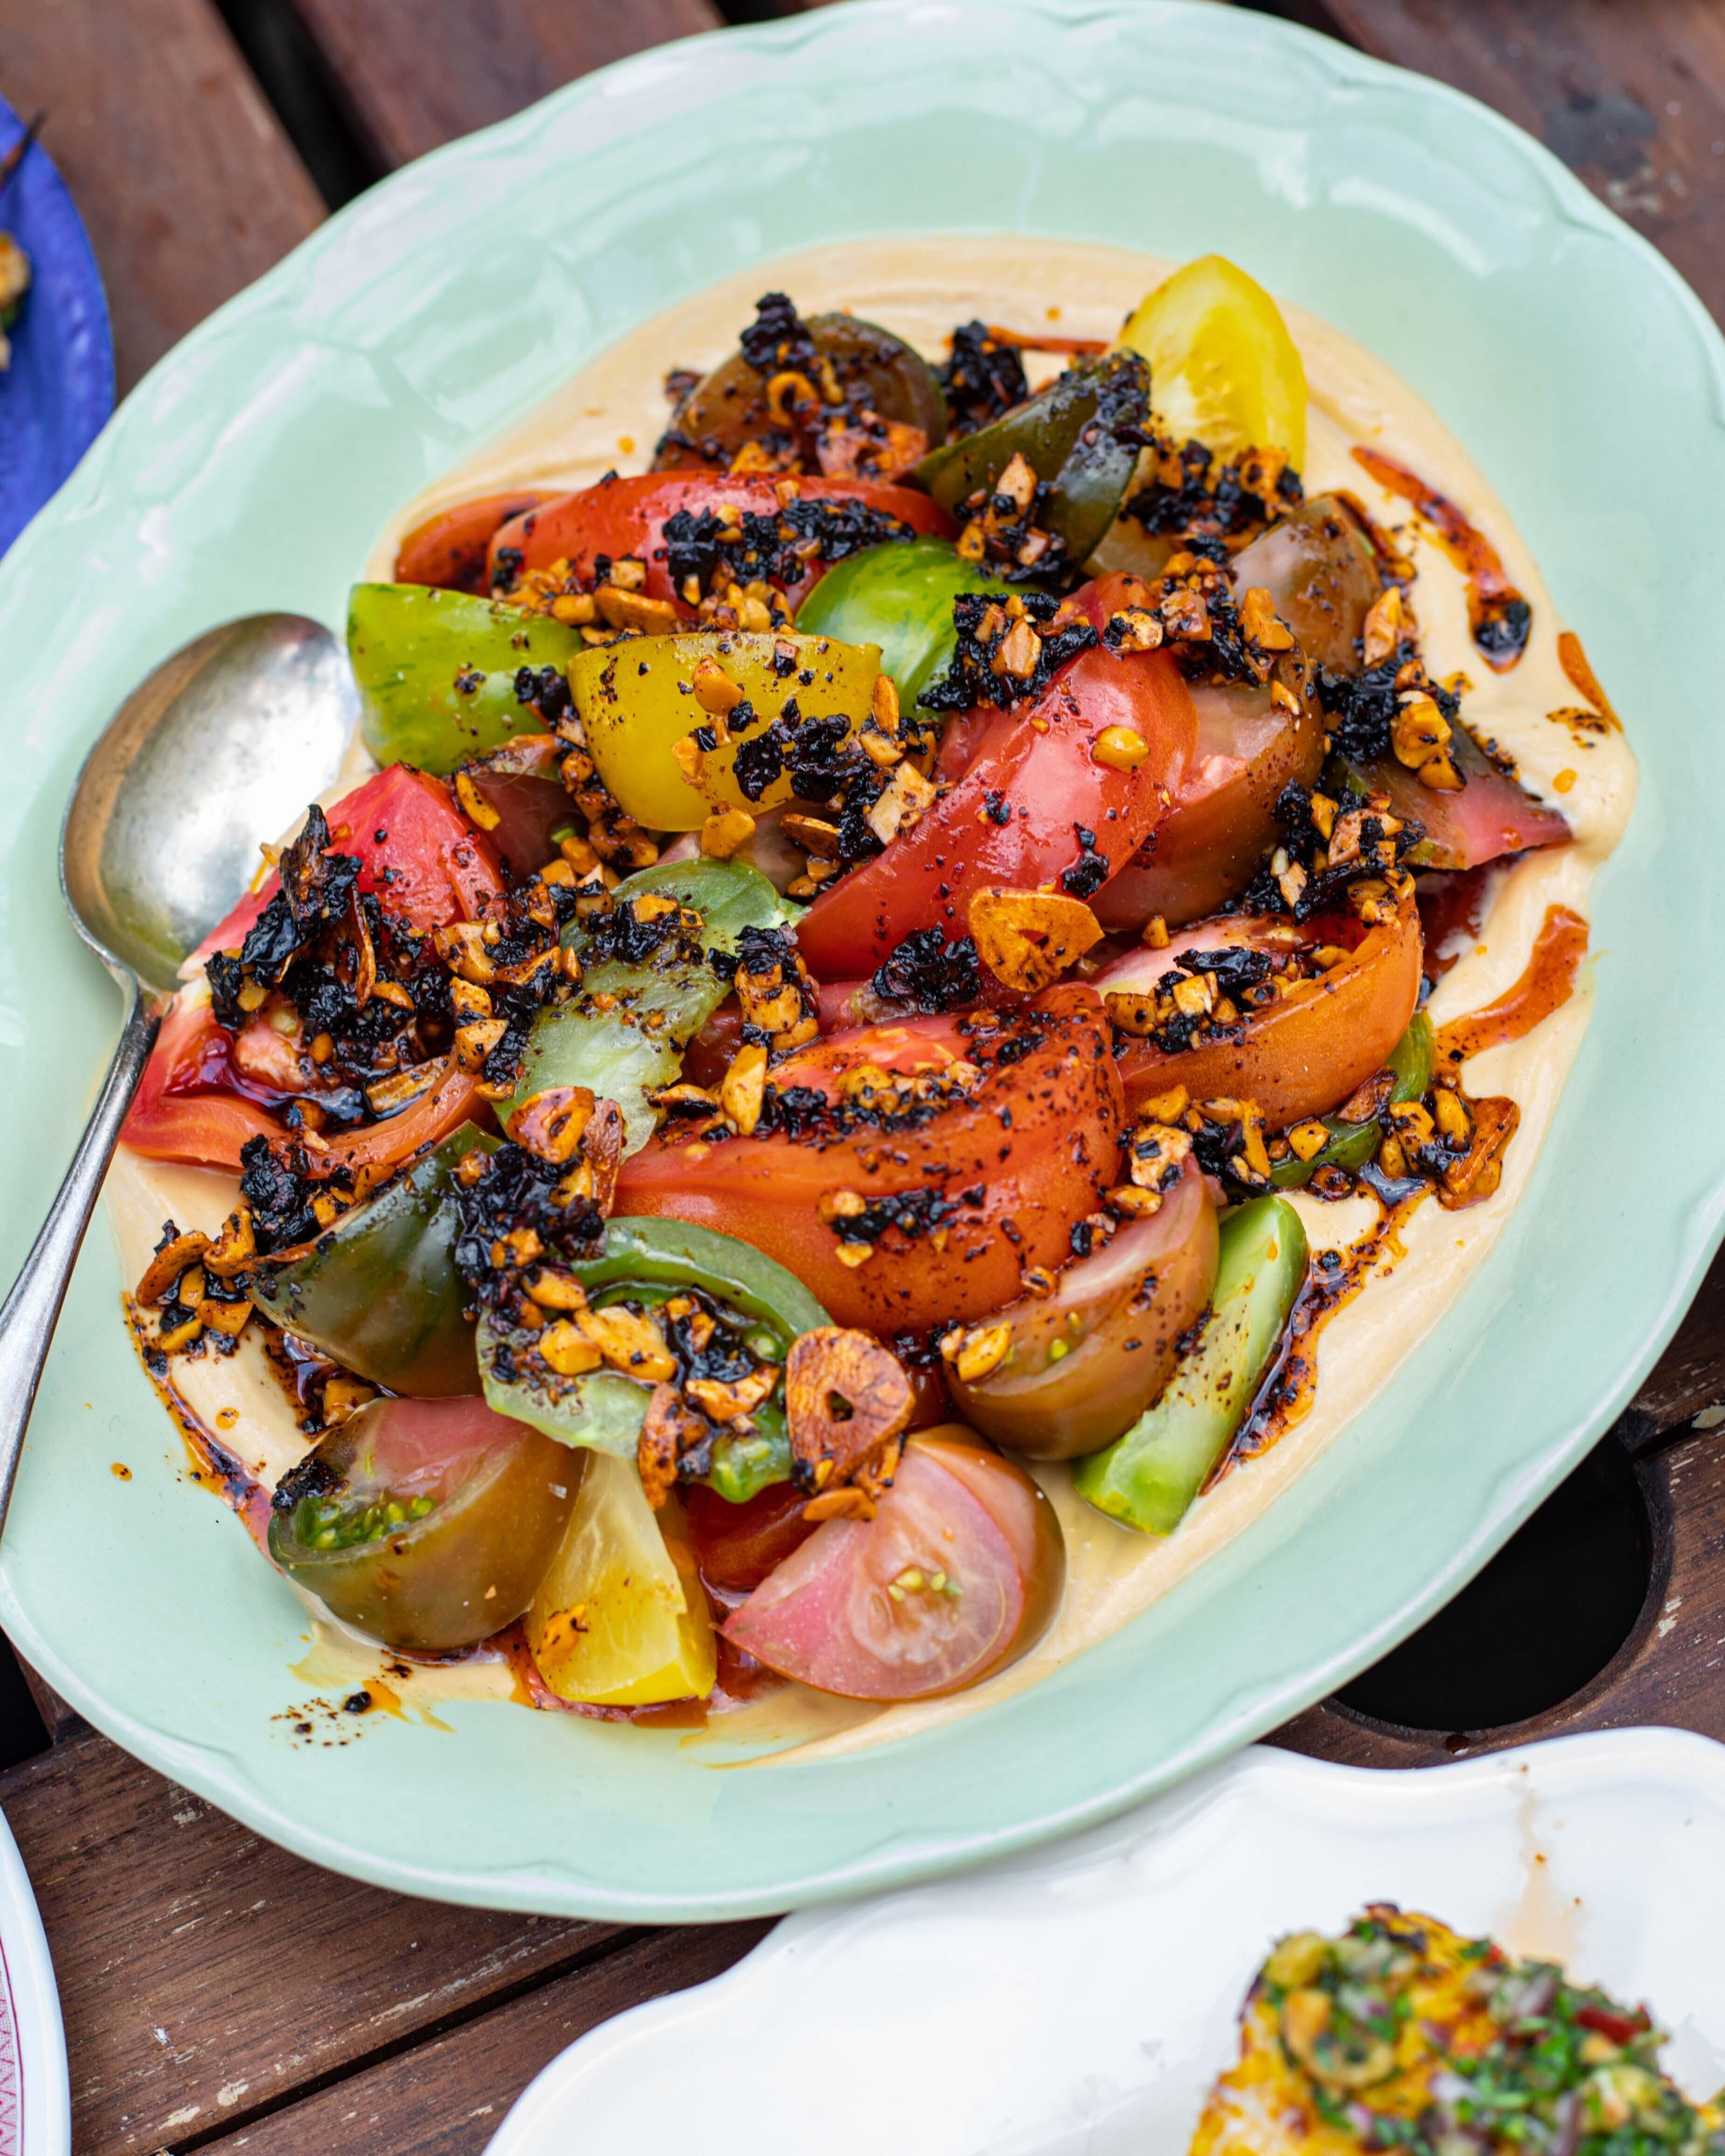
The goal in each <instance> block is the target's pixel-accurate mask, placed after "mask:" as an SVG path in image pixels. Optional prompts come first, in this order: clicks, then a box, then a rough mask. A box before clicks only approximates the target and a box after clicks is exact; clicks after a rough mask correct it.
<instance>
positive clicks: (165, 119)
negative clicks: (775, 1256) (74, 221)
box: [0, 0, 323, 393]
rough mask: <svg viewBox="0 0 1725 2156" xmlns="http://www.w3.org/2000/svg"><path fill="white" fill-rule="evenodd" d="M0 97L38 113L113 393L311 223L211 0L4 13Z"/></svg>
mask: <svg viewBox="0 0 1725 2156" xmlns="http://www.w3.org/2000/svg"><path fill="white" fill-rule="evenodd" d="M0 88H3V89H4V90H5V93H6V95H7V96H8V99H9V100H11V102H12V104H13V105H14V106H15V107H16V108H17V109H18V110H20V111H23V112H26V113H28V112H33V111H35V110H37V109H38V108H39V107H44V106H45V107H46V109H47V111H48V115H49V116H48V123H47V126H45V127H44V131H43V141H44V144H45V145H46V146H47V148H48V150H49V152H50V154H51V155H52V156H53V157H54V162H55V163H56V164H57V165H58V166H59V168H60V170H61V172H63V173H64V175H65V178H66V181H67V183H68V185H69V187H71V189H72V192H73V193H74V196H75V197H76V198H77V202H78V207H79V208H80V211H81V212H82V213H83V215H84V220H85V224H86V225H87V226H88V227H89V228H90V241H91V244H93V246H94V247H95V253H96V259H97V261H98V262H99V263H100V265H101V269H102V275H103V278H104V280H105V282H106V285H107V288H108V304H109V306H110V311H111V312H112V315H113V318H114V347H115V359H116V367H117V371H118V375H119V384H120V388H121V393H124V392H125V391H126V390H127V389H128V388H131V385H132V383H133V382H136V380H137V378H138V377H139V376H140V375H141V374H142V373H143V372H145V370H146V368H147V367H151V366H152V365H153V364H154V362H156V361H157V360H158V359H159V358H160V357H162V353H163V352H166V351H167V348H168V347H169V346H170V345H172V344H173V343H175V342H176V341H177V340H178V339H179V338H181V337H182V336H184V335H185V333H186V331H187V330H189V329H190V328H191V327H192V326H193V324H194V323H196V322H199V321H202V320H203V317H204V316H206V315H207V314H208V313H209V312H210V311H211V310H212V309H213V308H214V307H218V306H219V305H221V303H222V301H223V300H227V299H231V298H232V296H233V295H234V293H235V292H237V291H239V290H240V289H241V288H242V286H244V285H249V283H250V282H251V281H252V280H253V279H254V277H259V276H261V275H263V273H264V270H266V269H269V268H270V265H271V264H272V263H275V262H276V261H278V260H279V259H280V257H281V256H282V255H284V254H286V253H287V251H288V249H290V247H292V246H294V245H295V244H296V243H297V242H298V241H299V240H301V239H304V238H305V234H307V233H308V232H310V231H311V228H312V227H313V226H314V225H316V223H318V222H319V221H320V219H321V218H322V216H323V203H322V202H321V198H319V196H318V193H317V191H316V188H315V187H313V186H312V184H311V179H310V177H308V175H307V173H306V172H305V167H304V166H303V165H301V163H300V160H299V158H298V157H296V156H295V152H294V151H293V149H292V147H291V146H290V144H289V142H288V140H287V137H286V136H285V135H284V134H283V132H282V131H281V128H280V126H279V124H278V123H277V121H276V120H275V115H274V114H273V113H272V112H271V111H270V107H269V105H267V104H266V103H265V102H264V97H263V95H262V93H261V92H260V91H259V89H258V86H257V85H256V84H255V83H254V81H253V80H252V77H251V75H250V74H249V73H248V71H247V69H246V68H245V66H244V64H243V62H242V61H241V59H240V58H239V54H238V53H237V52H236V50H235V49H234V43H233V40H232V39H231V38H229V36H228V32H227V30H226V28H224V27H223V23H222V20H221V18H220V17H219V16H218V14H217V13H216V12H215V9H214V8H213V7H212V6H211V5H210V4H209V0H126V6H124V7H123V8H116V7H114V6H112V5H110V4H105V0H0Z"/></svg>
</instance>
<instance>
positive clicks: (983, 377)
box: [935, 321, 1030, 440]
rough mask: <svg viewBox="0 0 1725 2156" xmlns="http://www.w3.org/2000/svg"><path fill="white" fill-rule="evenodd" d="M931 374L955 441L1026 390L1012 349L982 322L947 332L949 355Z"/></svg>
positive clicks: (986, 422)
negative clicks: (942, 395)
mask: <svg viewBox="0 0 1725 2156" xmlns="http://www.w3.org/2000/svg"><path fill="white" fill-rule="evenodd" d="M935 374H936V377H937V380H938V381H939V382H940V385H941V388H942V390H943V391H944V392H945V394H946V399H947V411H948V412H949V413H951V415H952V439H955V440H956V439H958V438H959V437H960V436H962V435H964V434H975V433H976V431H977V429H978V428H979V427H987V426H989V425H991V424H992V423H993V421H995V420H996V419H999V418H1002V417H1003V416H1004V414H1005V413H1008V412H1009V411H1011V409H1012V408H1013V407H1014V405H1015V404H1022V403H1024V400H1025V399H1026V398H1028V397H1029V394H1030V385H1029V382H1026V381H1025V379H1024V362H1023V360H1021V359H1020V358H1019V354H1018V351H1017V348H1016V347H1015V346H1013V345H1009V344H1003V343H1002V342H1001V341H999V339H998V338H996V337H993V336H990V335H989V333H988V324H987V323H986V322H978V321H970V322H961V323H960V324H959V325H958V326H957V328H956V329H955V330H954V331H953V332H952V357H951V358H950V359H949V360H948V361H947V363H946V365H945V366H944V367H937V368H936V369H935Z"/></svg>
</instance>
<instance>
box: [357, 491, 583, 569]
mask: <svg viewBox="0 0 1725 2156" xmlns="http://www.w3.org/2000/svg"><path fill="white" fill-rule="evenodd" d="M549 499H550V497H549V496H548V495H543V494H538V493H536V492H535V491H534V490H532V489H531V487H516V489H515V490H513V492H511V493H509V494H485V495H480V496H479V497H478V499H477V500H473V501H458V502H457V503H456V504H455V506H454V508H453V509H440V510H439V511H438V512H437V514H436V515H435V516H428V517H427V518H426V520H425V521H424V523H423V524H416V525H415V526H413V530H412V531H410V532H408V535H407V536H406V538H404V539H403V541H402V542H401V544H400V546H399V547H397V548H396V550H395V569H394V580H395V582H396V583H398V584H436V585H438V586H439V587H440V588H442V589H443V590H444V591H448V592H475V593H482V592H485V591H486V590H488V589H489V588H490V587H489V584H488V583H487V572H488V567H489V563H490V550H491V540H492V537H493V536H494V535H495V532H496V531H497V528H498V526H500V525H503V524H507V523H508V522H509V521H510V520H511V518H512V517H516V516H525V515H526V512H527V511H528V510H530V509H536V508H537V507H538V506H539V504H540V503H541V502H542V501H545V500H549Z"/></svg>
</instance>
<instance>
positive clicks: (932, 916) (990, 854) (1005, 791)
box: [797, 577, 1198, 979]
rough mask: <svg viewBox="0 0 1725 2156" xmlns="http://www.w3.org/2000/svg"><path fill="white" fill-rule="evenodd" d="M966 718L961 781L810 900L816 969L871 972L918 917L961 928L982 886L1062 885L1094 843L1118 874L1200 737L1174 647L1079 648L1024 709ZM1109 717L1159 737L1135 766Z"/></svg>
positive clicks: (1114, 587)
mask: <svg viewBox="0 0 1725 2156" xmlns="http://www.w3.org/2000/svg"><path fill="white" fill-rule="evenodd" d="M1124 581H1125V580H1124V579H1122V578H1121V577H1101V578H1100V579H1099V580H1098V581H1097V582H1096V583H1093V584H1089V585H1086V587H1085V588H1084V590H1083V591H1081V592H1080V593H1079V594H1078V601H1079V603H1080V604H1081V606H1082V607H1083V608H1085V611H1086V613H1087V614H1088V616H1089V617H1090V619H1091V621H1093V622H1096V623H1097V624H1101V623H1102V622H1106V620H1107V619H1108V618H1109V616H1110V615H1111V613H1114V612H1115V611H1117V606H1118V605H1119V604H1122V603H1124V600H1123V598H1120V596H1119V593H1118V588H1119V587H1120V586H1121V585H1122V583H1123V582H1124ZM962 723H963V725H964V726H965V728H966V737H967V738H973V741H974V748H973V753H972V754H971V757H970V760H969V762H968V766H967V767H966V768H965V771H964V773H963V777H961V778H957V782H956V783H955V784H954V785H953V786H952V790H951V791H950V792H949V793H946V794H944V795H942V798H941V799H940V800H939V801H937V803H935V804H934V806H933V807H932V808H930V809H929V810H928V812H927V814H926V815H925V816H923V818H922V820H921V821H920V822H919V823H917V824H916V825H915V826H914V827H913V828H912V829H910V830H908V831H906V833H904V834H903V835H902V836H901V837H899V838H897V839H895V840H894V841H893V842H892V844H891V845H889V846H888V847H887V848H886V851H885V852H884V853H881V854H877V855H875V858H874V859H873V860H869V861H865V862H864V863H863V864H862V865H861V866H860V867H859V868H855V869H853V870H851V872H850V875H846V876H842V877H840V878H839V879H838V880H836V881H835V882H834V883H830V884H829V885H826V887H825V888H824V890H823V891H822V892H821V894H820V896H819V897H818V898H817V899H816V900H815V901H814V904H813V905H812V906H810V907H809V911H808V913H807V915H806V916H804V918H803V921H802V923H801V925H800V926H799V927H798V931H797V941H798V944H799V945H800V947H801V948H802V952H803V957H804V958H805V959H806V960H807V961H808V962H809V968H810V969H811V971H813V972H814V973H815V974H816V975H818V976H823V977H831V978H835V979H854V978H855V977H856V976H857V975H859V974H862V973H870V972H872V971H873V969H874V968H875V967H876V966H878V965H879V964H880V961H881V960H882V959H883V958H885V957H886V956H887V954H888V952H891V950H892V949H893V947H894V946H895V945H896V944H897V943H899V942H901V941H902V940H903V939H904V937H906V936H908V935H909V934H910V933H911V931H912V930H913V929H916V928H928V927H938V928H939V929H940V930H941V932H942V934H944V935H946V936H948V937H953V936H962V935H963V934H964V933H965V926H966V921H967V918H968V915H967V908H968V904H969V901H970V898H971V896H972V894H973V892H975V891H979V890H980V889H981V888H982V887H983V885H985V884H1003V885H1008V886H1009V887H1011V888H1012V889H1014V890H1019V891H1034V890H1036V889H1038V888H1039V886H1040V885H1044V884H1052V885H1056V886H1058V885H1059V884H1060V878H1061V877H1062V876H1063V875H1065V873H1066V871H1067V870H1072V869H1076V868H1077V866H1078V865H1079V864H1080V862H1081V861H1082V860H1086V859H1087V858H1089V857H1091V856H1092V855H1099V856H1100V857H1101V860H1103V861H1104V863H1105V864H1106V872H1107V875H1109V876H1112V875H1116V874H1117V872H1118V871H1119V870H1121V869H1122V868H1123V867H1124V866H1125V865H1126V864H1127V862H1128V861H1129V860H1131V859H1132V855H1134V854H1135V853H1136V852H1137V850H1138V848H1139V847H1140V846H1141V845H1142V844H1143V843H1144V841H1145V839H1147V838H1148V837H1149V835H1150V834H1151V832H1152V831H1153V830H1154V829H1155V828H1156V826H1157V825H1158V824H1159V823H1160V822H1161V820H1162V819H1163V816H1164V815H1165V814H1167V812H1168V806H1169V803H1170V801H1171V799H1172V798H1173V791H1174V789H1175V788H1178V786H1179V784H1180V782H1181V779H1182V778H1183V776H1184V773H1185V770H1186V767H1187V764H1188V763H1189V761H1190V759H1191V757H1192V754H1193V751H1194V747H1195V744H1196V742H1197V738H1198V720H1197V716H1196V714H1195V712H1194V710H1193V705H1192V697H1191V693H1190V691H1189V690H1188V688H1187V686H1186V684H1185V681H1184V680H1183V678H1182V676H1181V674H1180V670H1179V668H1178V666H1177V665H1176V664H1175V662H1174V660H1173V656H1172V655H1171V654H1169V653H1168V652H1167V651H1147V652H1136V653H1132V654H1128V655H1127V656H1126V657H1123V658H1116V657H1115V655H1114V654H1113V653H1112V652H1111V651H1107V650H1106V649H1101V648H1100V647H1098V648H1096V649H1091V650H1089V651H1081V652H1080V654H1078V656H1077V658H1076V659H1074V660H1071V661H1070V663H1069V664H1068V665H1065V666H1064V667H1062V668H1061V670H1060V672H1059V673H1057V674H1056V675H1055V677H1054V679H1053V680H1052V681H1051V682H1050V684H1049V685H1048V687H1047V688H1046V689H1045V690H1044V691H1043V693H1042V695H1041V696H1039V697H1038V698H1037V699H1036V701H1035V702H1034V704H1032V705H1030V706H1029V707H1028V708H1027V707H1025V706H1019V707H1018V708H1017V709H1015V710H1013V711H997V712H994V713H993V714H992V715H991V716H990V717H989V719H988V721H987V723H986V724H984V725H982V726H977V724H976V722H975V720H974V716H967V718H966V719H965V720H964V721H963V722H962ZM1110 726H1122V727H1126V728H1127V729H1129V730H1130V731H1132V732H1134V733H1137V734H1138V735H1140V736H1142V738H1143V739H1144V740H1145V741H1146V742H1147V743H1148V744H1149V754H1148V756H1147V757H1146V759H1145V761H1144V762H1142V763H1141V764H1140V765H1139V766H1138V767H1137V770H1135V771H1119V770H1116V769H1115V768H1113V767H1112V766H1111V765H1108V764H1102V763H1098V762H1096V758H1095V756H1094V755H1093V753H1092V752H1093V750H1094V748H1095V746H1096V739H1097V737H1098V736H1099V735H1101V733H1102V732H1104V731H1106V729H1107V728H1108V727H1110ZM997 817H1000V818H1002V819H1003V820H1000V821H997V820H996V818H997ZM1081 834H1088V837H1089V844H1086V843H1085V840H1084V839H1083V838H1082V837H1081ZM1090 888H1091V889H1092V890H1093V889H1094V888H1096V886H1095V885H1091V886H1090Z"/></svg>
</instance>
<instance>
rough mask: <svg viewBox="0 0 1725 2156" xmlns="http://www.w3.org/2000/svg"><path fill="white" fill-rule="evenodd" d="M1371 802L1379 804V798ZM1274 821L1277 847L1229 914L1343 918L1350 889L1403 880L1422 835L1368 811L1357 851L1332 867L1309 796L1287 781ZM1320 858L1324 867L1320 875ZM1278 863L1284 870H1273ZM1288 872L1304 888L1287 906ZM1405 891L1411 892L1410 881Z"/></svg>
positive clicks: (1354, 805) (1355, 805) (1417, 828)
mask: <svg viewBox="0 0 1725 2156" xmlns="http://www.w3.org/2000/svg"><path fill="white" fill-rule="evenodd" d="M1376 798H1378V800H1379V802H1380V803H1381V801H1382V798H1383V797H1382V796H1381V795H1380V796H1378V797H1376ZM1346 806H1347V807H1348V809H1349V810H1350V811H1353V810H1358V809H1360V808H1361V800H1360V797H1359V796H1358V795H1353V796H1350V797H1348V801H1347V803H1346ZM1276 823H1277V825H1278V826H1279V827H1280V829H1281V845H1280V846H1279V847H1278V848H1277V849H1276V852H1275V853H1274V854H1273V855H1271V857H1270V859H1269V860H1266V862H1264V864H1263V865H1262V866H1261V867H1260V869H1259V870H1258V872H1257V874H1256V875H1255V876H1254V877H1253V879H1252V880H1251V882H1250V884H1248V885H1247V886H1246V888H1245V891H1242V892H1241V893H1240V896H1239V897H1238V898H1237V899H1235V900H1234V901H1231V903H1230V906H1229V908H1228V911H1230V912H1245V913H1291V914H1292V915H1293V917H1294V918H1295V920H1296V921H1308V920H1310V919H1311V918H1312V916H1313V915H1315V914H1320V913H1333V912H1337V911H1344V912H1345V911H1347V910H1348V892H1349V891H1350V889H1351V888H1352V886H1353V885H1355V884H1358V883H1359V882H1360V881H1361V880H1362V879H1363V878H1371V877H1376V876H1382V875H1389V874H1394V875H1397V876H1400V875H1404V873H1405V871H1404V870H1403V869H1402V863H1403V861H1404V859H1405V857H1406V856H1407V855H1408V854H1409V853H1410V852H1411V851H1412V850H1413V849H1414V847H1415V846H1416V845H1418V844H1419V843H1420V839H1422V838H1423V837H1424V836H1425V828H1424V826H1423V825H1421V824H1416V823H1412V822H1409V823H1405V824H1404V823H1403V822H1402V821H1401V820H1400V819H1399V818H1397V817H1393V816H1390V815H1389V814H1388V813H1387V812H1382V811H1380V812H1373V810H1372V809H1370V808H1369V807H1368V808H1365V809H1364V810H1363V813H1362V814H1361V815H1360V822H1359V826H1358V850H1357V851H1355V852H1353V853H1352V854H1351V855H1349V856H1348V858H1347V859H1346V860H1343V861H1340V862H1337V863H1335V864H1333V865H1332V864H1331V863H1330V862H1329V859H1328V853H1329V849H1328V847H1327V845H1326V843H1325V839H1324V835H1323V834H1322V831H1321V830H1320V829H1318V827H1317V824H1315V823H1314V822H1313V821H1312V795H1311V793H1310V792H1309V791H1308V789H1307V788H1305V787H1303V786H1301V785H1299V784H1297V783H1295V782H1294V781H1292V780H1290V782H1289V783H1288V784H1287V785H1286V786H1285V787H1283V788H1282V790H1281V793H1280V794H1279V795H1278V796H1277V797H1276ZM1392 827H1393V828H1392ZM1333 838H1334V828H1333V827H1332V839H1333ZM1320 858H1322V860H1324V863H1325V865H1324V866H1323V867H1322V869H1321V870H1320V869H1319V868H1318V866H1317V863H1318V861H1319V860H1320ZM1277 862H1281V863H1282V864H1283V865H1282V866H1281V867H1277V865H1276V864H1277ZM1290 866H1291V867H1294V868H1296V869H1298V870H1300V871H1301V877H1302V879H1303V888H1301V891H1300V892H1299V894H1298V896H1297V897H1296V898H1295V899H1294V900H1293V901H1291V902H1290V900H1289V897H1288V884H1287V874H1288V869H1289V867H1290ZM1408 887H1409V889H1411V888H1412V880H1411V878H1409V885H1408ZM1212 970H1214V969H1212Z"/></svg>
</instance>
